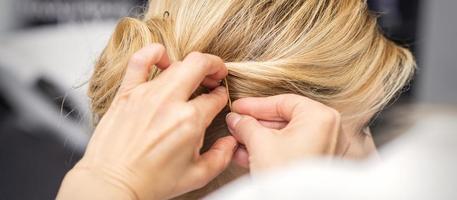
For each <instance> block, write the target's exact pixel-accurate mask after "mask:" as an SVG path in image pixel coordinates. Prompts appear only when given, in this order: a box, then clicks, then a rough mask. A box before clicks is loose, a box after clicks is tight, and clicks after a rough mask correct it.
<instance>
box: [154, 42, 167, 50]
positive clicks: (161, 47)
mask: <svg viewBox="0 0 457 200" xmlns="http://www.w3.org/2000/svg"><path fill="white" fill-rule="evenodd" d="M151 47H153V48H154V49H156V50H157V51H158V52H164V51H165V50H166V49H165V46H163V45H162V44H160V43H153V44H151Z"/></svg>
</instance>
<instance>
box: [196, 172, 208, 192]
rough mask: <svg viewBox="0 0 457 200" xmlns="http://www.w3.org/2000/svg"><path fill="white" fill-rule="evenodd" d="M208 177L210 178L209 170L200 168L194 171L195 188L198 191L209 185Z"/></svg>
mask: <svg viewBox="0 0 457 200" xmlns="http://www.w3.org/2000/svg"><path fill="white" fill-rule="evenodd" d="M207 176H208V172H207V170H204V169H201V168H198V169H197V170H195V171H194V177H195V187H196V188H197V189H200V188H203V187H205V186H206V185H207V184H208V178H207Z"/></svg>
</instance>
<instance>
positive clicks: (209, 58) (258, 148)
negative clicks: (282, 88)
mask: <svg viewBox="0 0 457 200" xmlns="http://www.w3.org/2000/svg"><path fill="white" fill-rule="evenodd" d="M153 65H156V66H157V67H159V68H160V69H162V70H163V72H162V73H161V74H160V75H159V76H158V77H157V78H155V79H154V80H152V81H147V77H148V74H149V70H150V69H151V67H152V66H153ZM227 74H228V71H227V68H226V66H225V65H224V62H223V60H222V59H220V58H219V57H217V56H214V55H209V54H202V53H198V52H195V53H191V54H189V55H188V56H187V57H186V58H185V59H184V60H183V61H182V62H175V63H170V61H169V59H168V56H167V54H166V50H165V48H164V47H163V46H162V45H160V44H152V45H149V46H146V47H144V48H143V49H141V50H139V51H138V52H137V53H135V54H134V55H133V56H132V57H131V59H130V62H129V64H128V66H127V71H126V74H125V77H124V80H123V82H122V84H121V87H120V89H119V91H118V93H117V95H116V97H115V98H114V101H113V103H112V105H111V106H110V108H109V110H108V111H107V113H106V114H105V115H104V117H103V118H102V119H101V121H100V123H99V124H98V126H97V127H96V129H95V131H94V133H93V136H92V138H91V140H90V142H89V145H88V147H87V150H86V153H85V155H84V156H83V158H82V159H81V161H80V162H79V163H78V164H77V165H76V166H75V167H74V168H73V169H72V170H71V171H70V172H69V173H68V174H67V175H66V177H65V179H64V181H63V183H62V186H61V188H60V191H59V194H58V196H57V199H62V200H70V199H102V200H103V199H111V200H116V199H132V200H133V199H148V200H149V199H169V198H173V197H176V196H179V195H181V194H184V193H187V192H190V191H193V190H196V189H199V188H201V187H204V186H205V185H206V184H208V183H209V182H210V181H211V180H212V179H214V178H215V177H216V176H217V175H219V174H220V173H221V172H222V171H223V170H224V169H225V168H226V167H227V166H228V165H229V163H230V162H231V161H232V159H234V160H235V161H236V162H237V163H240V164H241V165H245V166H246V165H247V166H249V167H250V170H251V172H257V171H261V170H265V169H270V168H275V167H279V166H283V165H285V164H287V163H290V162H293V161H295V160H301V159H303V158H305V157H320V156H342V155H343V154H345V152H346V151H347V150H348V147H349V146H350V142H349V140H348V139H347V137H346V135H345V134H343V129H342V128H341V127H342V125H341V119H340V115H339V113H338V112H337V111H335V110H334V109H332V108H330V107H327V106H325V105H323V104H321V103H318V102H315V101H313V100H311V99H308V98H306V97H301V96H298V95H280V96H274V97H268V98H247V99H241V100H238V101H235V102H234V103H233V111H234V112H233V113H230V114H229V115H228V116H227V124H228V126H229V127H230V131H231V133H232V134H233V136H227V137H224V138H221V139H219V140H218V141H217V142H216V143H215V144H214V145H213V146H212V148H211V149H210V150H209V151H207V152H205V153H203V154H200V149H201V147H202V143H203V137H204V133H205V129H206V128H207V127H208V125H209V124H210V123H211V122H212V120H213V119H214V118H215V116H216V115H217V114H218V113H219V112H220V111H221V110H222V109H223V108H224V107H225V106H226V105H227V101H228V97H227V93H226V89H225V88H224V87H221V86H219V85H220V80H222V79H224V78H225V77H226V76H227ZM200 85H202V86H205V87H207V88H209V89H211V90H212V91H211V92H210V93H208V94H203V95H200V96H198V97H195V98H193V99H191V100H190V97H191V95H192V93H193V92H194V91H195V90H196V89H197V88H198V87H199V86H200ZM272 108H273V109H272ZM238 143H241V144H244V145H245V147H246V149H247V150H243V149H241V148H238ZM272 147H274V148H272Z"/></svg>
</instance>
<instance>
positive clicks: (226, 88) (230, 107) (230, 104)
mask: <svg viewBox="0 0 457 200" xmlns="http://www.w3.org/2000/svg"><path fill="white" fill-rule="evenodd" d="M224 84H225V90H226V91H227V96H228V106H229V109H230V111H232V100H231V99H230V91H229V87H228V81H227V78H225V79H224Z"/></svg>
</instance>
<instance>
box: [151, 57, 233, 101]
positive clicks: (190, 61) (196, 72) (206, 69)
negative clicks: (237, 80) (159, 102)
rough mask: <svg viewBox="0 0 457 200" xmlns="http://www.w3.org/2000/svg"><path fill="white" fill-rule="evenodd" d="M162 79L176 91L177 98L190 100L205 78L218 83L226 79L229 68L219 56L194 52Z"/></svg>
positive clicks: (168, 71)
mask: <svg viewBox="0 0 457 200" xmlns="http://www.w3.org/2000/svg"><path fill="white" fill-rule="evenodd" d="M166 72H167V73H165V74H164V76H163V77H160V78H161V81H162V82H163V83H164V85H168V86H170V88H169V89H170V90H172V91H175V92H174V94H175V95H176V97H177V98H180V99H185V100H188V99H189V97H190V96H191V95H192V94H193V93H194V91H195V90H196V89H197V88H198V86H199V85H200V84H201V83H202V82H203V80H204V79H205V78H210V79H213V80H216V81H219V80H222V79H224V78H225V77H226V76H227V74H228V71H227V68H226V66H225V64H224V62H223V60H222V59H221V58H219V57H217V56H214V55H210V54H203V53H198V52H194V53H191V54H189V55H188V56H187V57H186V58H185V59H184V61H183V62H182V63H180V64H176V65H173V66H171V67H170V68H168V69H167V70H166Z"/></svg>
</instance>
